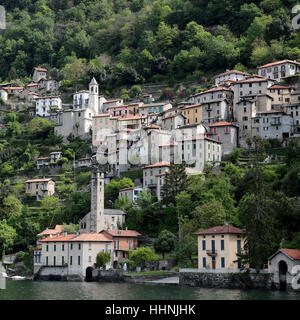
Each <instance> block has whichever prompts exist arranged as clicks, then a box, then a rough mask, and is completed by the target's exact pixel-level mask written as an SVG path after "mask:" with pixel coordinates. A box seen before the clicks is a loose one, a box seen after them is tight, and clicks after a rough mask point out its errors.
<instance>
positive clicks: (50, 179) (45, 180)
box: [25, 178, 53, 183]
mask: <svg viewBox="0 0 300 320" xmlns="http://www.w3.org/2000/svg"><path fill="white" fill-rule="evenodd" d="M49 181H53V180H52V178H48V179H31V180H26V181H25V183H27V182H28V183H30V182H49Z"/></svg>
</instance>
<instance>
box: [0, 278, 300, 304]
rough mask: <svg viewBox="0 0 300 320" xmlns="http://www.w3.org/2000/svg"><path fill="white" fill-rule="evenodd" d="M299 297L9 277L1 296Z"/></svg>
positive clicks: (299, 297)
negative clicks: (27, 279) (25, 279)
mask: <svg viewBox="0 0 300 320" xmlns="http://www.w3.org/2000/svg"><path fill="white" fill-rule="evenodd" d="M66 299H67V300H269V299H271V300H288V299H292V300H300V293H295V292H280V291H270V290H239V289H210V288H191V287H180V286H153V285H144V284H131V283H99V282H62V281H54V282H50V281H7V283H6V290H0V300H66Z"/></svg>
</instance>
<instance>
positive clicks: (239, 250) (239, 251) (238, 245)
mask: <svg viewBox="0 0 300 320" xmlns="http://www.w3.org/2000/svg"><path fill="white" fill-rule="evenodd" d="M241 250H242V247H241V240H237V253H238V254H240V253H241Z"/></svg>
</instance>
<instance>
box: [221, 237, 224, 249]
mask: <svg viewBox="0 0 300 320" xmlns="http://www.w3.org/2000/svg"><path fill="white" fill-rule="evenodd" d="M221 250H224V240H223V239H222V240H221Z"/></svg>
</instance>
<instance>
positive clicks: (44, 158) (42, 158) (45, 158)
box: [36, 157, 50, 160]
mask: <svg viewBox="0 0 300 320" xmlns="http://www.w3.org/2000/svg"><path fill="white" fill-rule="evenodd" d="M47 159H48V160H49V159H50V158H49V157H41V158H37V159H36V160H47Z"/></svg>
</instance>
